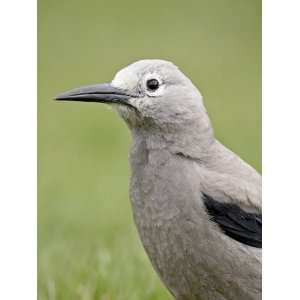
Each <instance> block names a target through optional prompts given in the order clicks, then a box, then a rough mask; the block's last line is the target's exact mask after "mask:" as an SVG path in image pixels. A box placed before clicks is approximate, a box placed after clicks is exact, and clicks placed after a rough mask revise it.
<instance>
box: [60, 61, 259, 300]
mask: <svg viewBox="0 0 300 300" xmlns="http://www.w3.org/2000/svg"><path fill="white" fill-rule="evenodd" d="M56 99H57V100H67V101H86V102H101V103H108V104H111V105H112V106H114V107H115V108H116V110H117V111H118V113H119V114H120V115H121V117H122V118H123V119H124V120H125V122H126V123H127V125H128V127H129V129H130V131H131V133H132V137H133V146H132V148H131V153H130V164H131V169H132V177H131V184H130V194H131V201H132V208H133V214H134V220H135V223H136V225H137V228H138V231H139V234H140V238H141V240H142V243H143V245H144V248H145V250H146V252H147V254H148V256H149V258H150V260H151V262H152V264H153V267H154V269H155V270H156V272H157V273H158V275H159V276H160V278H161V280H162V281H163V282H164V284H165V285H166V286H167V288H168V289H169V291H170V292H171V293H172V295H173V296H174V298H175V299H177V300H196V299H197V300H200V299H201V300H207V299H211V300H225V299H226V300H254V299H255V300H257V299H260V298H261V246H262V239H261V226H262V215H261V176H260V175H259V174H258V173H257V172H256V171H255V170H254V169H253V168H252V167H250V166H249V165H248V164H247V163H245V162H244V161H243V160H241V159H240V158H239V157H238V156H237V155H236V154H234V153H233V152H231V151H230V150H228V149H227V148H226V147H225V146H223V145H222V144H221V143H220V142H218V141H217V140H216V139H215V137H214V133H213V129H212V126H211V123H210V120H209V117H208V115H207V112H206V110H205V107H204V105H203V102H202V96H201V94H200V92H199V91H198V89H197V88H196V87H195V86H194V85H193V83H192V82H191V81H190V80H189V79H188V78H187V77H186V76H185V75H184V74H183V73H182V72H181V71H180V70H179V69H178V68H177V67H176V66H175V65H173V64H172V63H170V62H167V61H163V60H142V61H138V62H136V63H133V64H131V65H129V66H128V67H126V68H124V69H122V70H121V71H119V72H118V73H117V75H116V76H115V78H114V79H113V81H112V82H111V83H104V84H96V85H91V86H85V87H81V88H78V89H74V90H71V91H68V92H66V93H63V94H61V95H60V96H58V97H57V98H56Z"/></svg>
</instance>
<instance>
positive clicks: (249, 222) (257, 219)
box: [203, 194, 262, 248]
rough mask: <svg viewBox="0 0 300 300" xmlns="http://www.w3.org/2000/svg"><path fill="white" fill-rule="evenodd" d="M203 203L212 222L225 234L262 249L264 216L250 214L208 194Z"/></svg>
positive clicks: (205, 195) (204, 195) (204, 196)
mask: <svg viewBox="0 0 300 300" xmlns="http://www.w3.org/2000/svg"><path fill="white" fill-rule="evenodd" d="M203 201H204V204H205V207H206V210H207V212H208V214H209V215H210V216H211V219H212V221H214V222H216V223H217V224H218V225H219V226H220V228H221V229H222V230H223V232H224V233H225V234H227V235H228V236H230V237H231V238H233V239H235V240H236V241H238V242H240V243H243V244H246V245H248V246H252V247H256V248H261V247H262V215H261V214H254V213H248V212H246V211H244V210H243V209H241V208H240V207H239V206H237V205H236V204H229V203H221V202H219V201H216V200H214V199H213V198H212V197H210V196H209V195H207V194H203Z"/></svg>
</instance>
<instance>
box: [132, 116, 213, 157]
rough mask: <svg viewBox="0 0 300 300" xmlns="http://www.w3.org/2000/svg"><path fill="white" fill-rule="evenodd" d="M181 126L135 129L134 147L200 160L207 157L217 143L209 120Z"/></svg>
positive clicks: (133, 134) (167, 125)
mask: <svg viewBox="0 0 300 300" xmlns="http://www.w3.org/2000/svg"><path fill="white" fill-rule="evenodd" d="M202 121H203V120H202ZM179 125H180V126H179ZM179 125H178V124H164V125H163V126H162V125H160V126H151V127H150V128H145V127H137V128H134V129H132V136H133V141H134V146H136V147H138V145H141V144H143V147H146V148H147V150H148V151H151V150H167V151H169V152H171V153H172V154H179V155H182V156H186V157H189V158H193V159H200V160H201V159H203V158H204V157H205V156H207V155H208V153H209V151H210V149H211V147H212V145H213V144H214V142H215V138H214V133H213V129H212V127H211V125H210V122H209V120H205V122H202V123H200V122H198V123H195V122H194V123H192V124H191V123H189V122H187V123H186V124H179Z"/></svg>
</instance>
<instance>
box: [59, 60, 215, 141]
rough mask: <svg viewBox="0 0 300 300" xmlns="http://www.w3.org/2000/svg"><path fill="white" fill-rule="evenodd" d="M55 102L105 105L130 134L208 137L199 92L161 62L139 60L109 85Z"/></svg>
mask: <svg viewBox="0 0 300 300" xmlns="http://www.w3.org/2000/svg"><path fill="white" fill-rule="evenodd" d="M56 100H65V101H85V102H100V103H106V104H109V105H111V106H113V107H114V108H116V110H117V111H118V113H119V114H120V115H121V117H122V118H123V119H124V120H125V121H126V123H127V124H128V126H129V128H130V129H132V130H133V131H138V130H142V131H147V132H148V133H149V132H158V131H159V132H160V134H163V133H165V134H170V133H171V134H172V133H173V134H174V133H176V134H179V133H180V132H183V133H184V135H191V136H192V135H193V132H194V133H195V132H198V133H200V132H205V133H206V134H209V136H212V129H211V125H210V121H209V118H208V116H207V113H206V110H205V108H204V105H203V101H202V96H201V94H200V92H199V91H198V89H197V88H196V87H195V86H194V85H193V83H192V82H191V81H190V80H189V79H188V78H187V77H186V76H185V75H184V74H183V73H182V72H181V71H180V70H179V69H178V67H177V66H175V65H174V64H173V63H171V62H168V61H164V60H157V59H149V60H140V61H138V62H135V63H133V64H131V65H129V66H127V67H125V68H124V69H122V70H120V71H119V72H118V73H117V74H116V75H115V77H114V79H113V80H112V82H111V83H104V84H95V85H89V86H84V87H80V88H77V89H73V90H71V91H68V92H65V93H63V94H61V95H59V96H58V97H56Z"/></svg>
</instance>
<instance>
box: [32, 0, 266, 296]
mask: <svg viewBox="0 0 300 300" xmlns="http://www.w3.org/2000/svg"><path fill="white" fill-rule="evenodd" d="M38 4H39V16H38V22H39V32H38V35H39V40H38V46H39V58H38V74H39V82H38V86H39V90H38V124H39V129H38V137H39V140H38V155H39V157H38V161H39V164H38V175H39V182H38V225H39V226H38V272H39V276H38V277H39V279H38V281H39V282H38V297H39V299H40V300H46V299H47V300H52V299H53V300H54V299H55V300H69V299H72V300H73V299H80V300H92V299H97V300H119V299H120V300H127V299H130V300H134V299H143V300H155V299H166V300H167V299H171V298H170V295H169V294H168V292H167V291H166V290H165V288H164V287H163V286H162V284H161V283H160V281H159V279H158V277H157V275H156V274H155V273H154V271H153V269H152V267H151V265H150V263H149V260H148V258H147V257H146V255H145V253H144V251H143V248H142V245H141V243H140V241H139V239H138V236H137V232H136V229H135V227H134V224H133V221H132V213H131V208H130V202H129V199H128V181H129V176H130V173H129V166H128V162H127V157H128V148H129V145H130V136H129V133H128V131H127V128H126V126H125V125H124V124H123V122H122V121H121V120H119V118H118V117H117V116H116V114H115V113H113V112H112V111H110V110H108V109H106V108H105V107H103V106H101V105H96V104H88V103H56V102H54V101H52V98H53V97H54V96H55V95H56V94H58V93H59V92H61V91H64V90H66V89H69V88H72V87H77V86H79V85H82V84H90V83H95V82H105V81H110V80H111V78H112V77H113V75H114V73H115V72H116V71H117V70H118V69H120V68H121V67H122V66H125V65H127V64H128V63H130V62H133V61H135V60H137V59H140V58H145V57H148V58H153V57H154V58H165V59H169V60H171V61H173V62H175V63H176V64H178V65H179V66H180V68H181V69H182V70H183V71H184V72H185V73H186V74H187V75H188V76H189V77H190V78H192V79H193V81H194V83H195V84H196V85H197V86H198V87H199V88H200V89H201V92H202V94H203V95H204V99H205V103H206V107H207V109H208V111H209V114H210V116H211V118H212V121H213V124H214V128H215V132H216V136H217V137H218V138H219V139H220V140H221V141H222V142H224V143H225V144H226V145H227V146H229V148H231V149H232V150H234V151H235V152H237V153H238V154H239V155H241V157H242V158H244V159H245V160H246V161H248V162H249V163H250V164H251V165H253V166H254V167H255V168H256V169H258V170H260V168H261V151H260V150H261V103H260V101H261V24H260V18H261V9H260V1H257V0H255V1H238V0H229V1H221V0H210V1H209V0H201V1H189V2H188V4H186V3H184V2H182V1H171V0H169V1H165V2H164V4H163V5H162V2H160V1H151V2H148V3H146V2H145V3H141V2H139V1H137V0H135V1H131V2H128V1H123V2H121V1H119V2H116V1H98V0H97V1H96V0H90V1H88V2H83V1H79V0H74V1H72V2H70V1H67V0H60V1H59V0H53V1H49V0H39V3H38Z"/></svg>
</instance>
